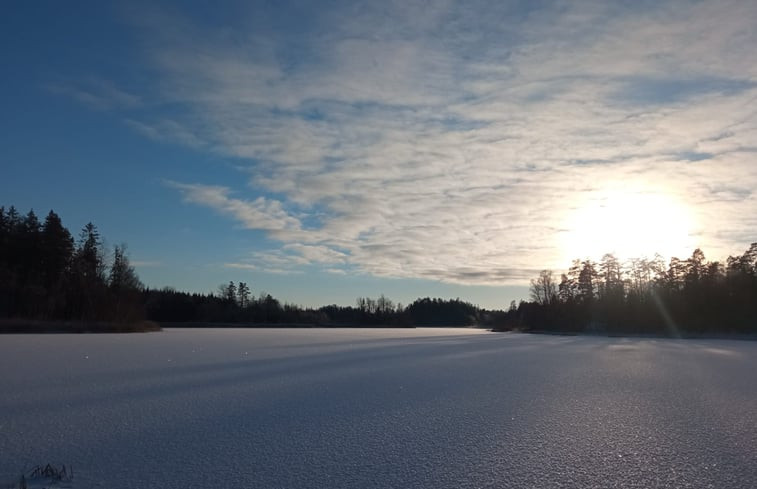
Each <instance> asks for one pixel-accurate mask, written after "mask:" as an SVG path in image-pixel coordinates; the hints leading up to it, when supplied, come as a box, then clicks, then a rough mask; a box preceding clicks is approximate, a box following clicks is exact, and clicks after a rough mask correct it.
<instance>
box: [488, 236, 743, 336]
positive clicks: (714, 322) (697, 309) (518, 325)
mask: <svg viewBox="0 0 757 489" xmlns="http://www.w3.org/2000/svg"><path fill="white" fill-rule="evenodd" d="M530 292H531V297H530V299H531V300H530V301H529V302H521V303H520V304H519V305H517V306H516V305H515V304H512V305H511V308H510V311H509V312H508V315H507V319H506V321H505V322H504V323H503V324H500V325H498V326H497V327H496V329H500V330H507V329H521V330H525V331H543V332H591V333H606V334H654V335H664V336H673V337H676V336H697V335H712V334H715V335H717V334H749V335H753V334H757V243H752V244H751V246H749V248H748V249H747V250H746V251H745V252H744V253H743V254H741V255H737V256H729V257H728V259H727V260H726V261H725V263H721V262H719V261H708V260H707V259H706V258H705V254H704V252H703V251H702V250H701V249H696V250H694V252H693V253H692V255H691V256H690V257H689V258H686V259H679V258H675V257H674V258H671V259H670V261H668V262H667V263H666V262H665V261H664V260H663V258H662V257H660V256H659V255H658V256H655V257H654V258H651V259H647V258H639V259H633V260H628V261H625V262H621V261H620V260H619V259H618V258H616V257H615V256H614V255H612V254H606V255H604V256H603V257H602V259H601V260H600V261H599V262H594V261H592V260H575V261H573V263H572V265H571V266H570V268H569V269H568V270H567V271H566V272H565V273H562V274H560V275H559V276H557V275H555V274H554V273H553V272H552V271H550V270H542V271H541V273H539V275H538V277H536V278H534V279H533V280H532V281H531V287H530Z"/></svg>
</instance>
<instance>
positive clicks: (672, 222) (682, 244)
mask: <svg viewBox="0 0 757 489" xmlns="http://www.w3.org/2000/svg"><path fill="white" fill-rule="evenodd" d="M564 226H565V227H564V232H563V233H562V235H563V236H562V239H561V241H562V243H561V247H562V249H563V253H564V255H565V256H564V257H565V259H567V260H573V259H576V258H592V259H599V258H601V256H602V255H604V254H605V253H612V254H614V255H615V256H616V257H617V258H619V259H630V258H641V257H652V256H654V255H655V254H656V253H659V254H660V255H662V256H663V257H665V258H671V257H673V256H677V257H679V258H684V257H686V256H688V255H689V254H691V252H692V251H693V249H694V248H695V243H694V239H693V238H692V232H693V230H694V228H695V222H694V217H693V213H692V212H691V210H690V208H689V207H688V206H687V205H685V204H684V203H683V202H681V201H680V200H678V199H677V198H675V197H674V196H673V195H672V194H670V193H665V192H661V191H659V190H652V189H633V188H627V187H621V186H615V187H613V188H608V189H605V190H602V191H599V192H593V193H592V194H590V195H588V196H586V197H585V198H584V199H583V200H582V201H581V202H579V203H577V205H576V206H575V208H574V209H573V210H572V211H571V213H570V214H569V215H567V216H566V219H565V221H564Z"/></svg>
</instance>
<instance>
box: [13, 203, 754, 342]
mask: <svg viewBox="0 0 757 489" xmlns="http://www.w3.org/2000/svg"><path fill="white" fill-rule="evenodd" d="M530 295H531V297H530V301H521V302H520V304H516V303H515V302H512V303H511V304H510V307H509V309H508V310H507V311H502V310H486V309H482V308H480V307H478V306H476V305H474V304H471V303H469V302H465V301H462V300H460V299H437V298H435V299H432V298H428V297H426V298H419V299H417V300H415V301H414V302H412V303H411V304H409V305H407V306H403V305H402V304H396V303H394V302H393V301H392V300H391V299H389V298H387V297H385V296H384V295H381V296H379V297H378V298H375V299H374V298H370V297H359V298H357V300H356V301H355V305H354V306H338V305H327V306H322V307H319V308H303V307H301V306H298V305H295V304H287V303H284V304H282V303H281V302H280V301H279V300H277V299H276V298H274V297H272V296H271V295H270V294H267V293H265V292H263V291H259V292H258V293H257V295H256V294H255V293H254V292H253V290H251V287H250V286H249V285H248V284H247V283H246V282H241V281H240V282H236V283H235V282H234V281H230V282H228V283H226V284H223V285H220V286H219V287H218V290H217V291H216V292H214V293H207V294H199V293H190V292H182V291H177V290H175V289H173V288H163V289H151V288H149V287H145V286H144V285H143V284H142V282H141V281H140V279H139V277H138V276H137V273H136V272H135V270H134V267H133V266H132V265H131V264H130V261H129V257H128V254H127V252H126V247H125V245H116V246H114V247H113V249H112V250H106V249H105V247H104V245H103V240H102V238H101V237H100V234H99V232H98V230H97V227H96V226H95V225H94V224H92V223H91V222H90V223H87V224H86V225H84V227H83V228H82V229H81V231H80V232H79V234H78V237H77V238H76V239H74V237H73V235H72V234H71V232H70V231H69V230H68V229H67V228H66V227H64V226H63V223H62V221H61V218H60V217H59V216H58V215H57V214H56V213H55V212H54V211H52V210H51V211H50V212H49V213H48V214H47V216H46V217H45V218H44V220H42V221H40V219H39V218H38V217H37V215H36V214H35V213H34V211H33V210H30V211H29V212H28V213H26V214H24V215H21V214H20V213H19V212H18V211H17V210H16V208H15V207H13V206H11V207H9V208H8V209H6V208H5V207H0V320H2V321H4V324H5V325H6V326H7V325H8V324H16V323H18V321H19V320H27V321H28V320H32V321H69V322H71V321H74V322H76V321H79V322H86V323H87V324H106V325H112V324H146V323H145V321H152V322H155V323H158V324H160V325H163V326H198V327H207V326H223V325H244V326H276V325H281V326H312V325H318V326H351V327H360V326H372V327H376V326H385V327H414V326H468V325H476V326H481V327H489V328H492V329H493V330H495V331H506V330H520V331H532V332H560V333H578V332H588V333H601V334H662V335H668V336H681V335H692V334H711V333H729V334H731V333H737V334H751V333H757V243H753V244H752V245H751V246H750V247H749V248H748V249H747V250H746V251H745V252H744V253H743V254H742V255H738V256H730V257H728V259H727V260H726V262H725V263H721V262H718V261H708V260H707V259H706V258H705V255H704V253H703V252H702V250H699V249H697V250H695V251H694V252H693V254H692V255H691V257H689V258H687V259H679V258H672V259H671V260H670V261H669V262H668V263H666V262H665V261H664V260H663V258H662V257H660V256H659V255H658V256H655V257H654V258H651V259H646V258H640V259H634V260H629V261H627V262H621V261H620V260H619V259H618V258H616V257H615V256H614V255H612V254H606V255H604V256H603V257H602V259H601V260H600V261H599V262H594V261H592V260H588V259H586V260H575V261H574V262H573V263H572V265H571V266H570V268H569V269H568V270H567V271H566V272H565V273H562V274H560V277H559V279H558V278H556V277H555V275H554V273H553V272H552V271H550V270H543V271H541V273H539V275H538V277H536V278H534V279H533V280H532V281H531V285H530ZM4 329H5V330H7V327H6V328H3V327H0V330H4Z"/></svg>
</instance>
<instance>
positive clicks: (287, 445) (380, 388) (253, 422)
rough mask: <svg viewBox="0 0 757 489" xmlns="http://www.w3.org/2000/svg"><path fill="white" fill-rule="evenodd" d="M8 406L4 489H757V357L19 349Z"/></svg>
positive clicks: (299, 346) (658, 344)
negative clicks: (27, 481)
mask: <svg viewBox="0 0 757 489" xmlns="http://www.w3.org/2000/svg"><path fill="white" fill-rule="evenodd" d="M0 391H1V392H2V396H0V483H2V482H6V481H10V480H12V479H13V477H15V476H17V475H19V474H20V472H21V470H22V469H24V468H25V467H31V466H33V465H37V464H42V463H56V464H63V463H65V464H67V465H73V467H74V470H75V474H76V479H75V481H74V487H76V488H90V487H102V488H140V489H144V488H147V487H160V488H163V489H166V488H168V489H171V488H187V487H207V488H210V487H219V488H243V487H244V488H252V487H255V488H278V487H280V488H341V487H349V488H361V489H363V488H370V487H376V488H379V487H380V488H403V489H404V488H416V487H423V488H479V487H493V488H494V487H496V488H501V487H514V488H525V487H534V488H550V487H638V488H652V487H671V488H682V487H696V488H706V487H712V488H726V487H734V488H735V487H757V342H748V341H726V340H661V339H618V338H593V337H591V338H586V337H557V336H532V335H518V334H497V333H488V332H484V331H477V330H470V329H414V330H356V329H348V330H344V329H342V330H326V329H284V330H233V329H223V330H168V331H165V332H162V333H149V334H127V335H5V336H0ZM0 485H1V484H0Z"/></svg>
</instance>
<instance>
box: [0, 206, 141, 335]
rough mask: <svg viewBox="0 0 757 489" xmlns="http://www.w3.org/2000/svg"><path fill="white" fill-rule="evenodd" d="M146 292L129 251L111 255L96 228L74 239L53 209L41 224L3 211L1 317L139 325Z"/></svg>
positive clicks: (0, 219)
mask: <svg viewBox="0 0 757 489" xmlns="http://www.w3.org/2000/svg"><path fill="white" fill-rule="evenodd" d="M141 292H142V284H141V283H140V281H139V279H138V278H137V275H136V273H135V272H134V269H133V267H132V266H131V265H130V264H129V260H128V258H127V256H126V253H125V249H124V247H123V246H116V247H115V248H114V249H113V251H112V253H110V254H109V255H108V254H107V253H106V250H105V249H104V246H103V243H102V240H101V238H100V234H99V233H98V231H97V227H95V225H94V224H92V223H88V224H86V225H85V226H84V227H83V228H82V230H81V232H80V233H79V236H78V239H76V240H74V238H73V237H72V235H71V233H70V232H69V230H68V229H66V228H65V227H64V226H63V224H62V222H61V219H60V217H59V216H58V215H57V214H56V213H55V212H53V211H52V210H51V211H50V212H49V213H48V214H47V216H46V217H45V219H44V221H42V222H40V220H39V218H38V217H37V215H36V214H35V213H34V211H33V210H30V211H29V212H28V213H26V214H25V215H20V214H19V213H18V211H17V210H16V209H15V208H14V207H13V206H11V207H10V208H8V209H7V210H6V209H5V208H4V207H0V317H2V318H13V319H35V320H65V321H90V322H102V321H107V322H130V323H136V322H138V321H140V320H142V319H144V314H143V308H142V306H141Z"/></svg>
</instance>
